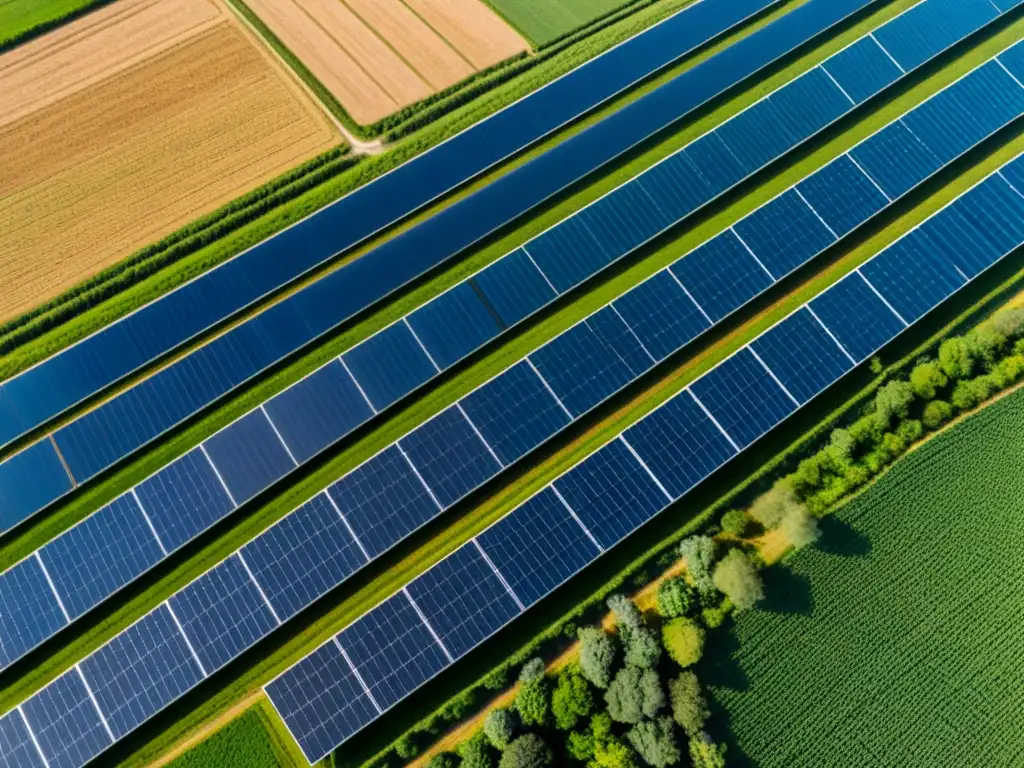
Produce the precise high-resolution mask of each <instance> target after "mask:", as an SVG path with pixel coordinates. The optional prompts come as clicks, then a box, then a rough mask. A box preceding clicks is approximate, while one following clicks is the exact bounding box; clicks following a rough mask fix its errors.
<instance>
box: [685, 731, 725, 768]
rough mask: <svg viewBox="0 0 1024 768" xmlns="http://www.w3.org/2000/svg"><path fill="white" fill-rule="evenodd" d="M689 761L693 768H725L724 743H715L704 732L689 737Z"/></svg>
mask: <svg viewBox="0 0 1024 768" xmlns="http://www.w3.org/2000/svg"><path fill="white" fill-rule="evenodd" d="M690 763H691V765H693V768H725V745H724V744H722V745H718V744H715V742H714V741H712V740H711V737H710V736H708V735H707V734H706V733H703V732H701V733H699V734H697V735H696V736H692V737H691V738H690Z"/></svg>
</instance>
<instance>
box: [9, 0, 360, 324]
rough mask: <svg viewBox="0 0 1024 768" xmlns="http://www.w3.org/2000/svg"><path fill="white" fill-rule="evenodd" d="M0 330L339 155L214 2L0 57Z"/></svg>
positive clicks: (158, 6)
mask: <svg viewBox="0 0 1024 768" xmlns="http://www.w3.org/2000/svg"><path fill="white" fill-rule="evenodd" d="M0 94H3V98H2V99H0V157H2V158H3V162H2V163H0V275H2V280H3V286H4V289H5V290H4V291H2V292H0V320H3V319H8V318H11V317H13V316H15V315H17V314H19V313H21V312H24V311H26V310H28V309H30V308H32V307H33V306H36V305H37V304H39V303H41V302H43V301H45V300H47V299H49V298H52V297H53V296H55V295H57V294H58V293H60V292H61V291H63V290H66V289H67V288H69V287H71V286H73V285H74V284H76V283H78V282H80V281H81V280H82V279H84V278H86V277H88V276H90V275H92V274H95V273H96V272H97V271H99V270H101V269H103V268H104V267H106V266H109V265H111V264H113V263H116V262H117V261H120V260H121V259H123V258H124V257H126V256H128V255H129V254H130V253H132V252H133V251H135V250H137V249H138V248H140V247H142V246H144V245H146V244H148V243H150V242H153V241H154V240H156V239H158V238H160V237H162V236H163V235H166V234H168V233H170V232H172V231H174V230H175V229H177V228H179V227H181V226H182V225H184V224H186V223H188V222H189V221H192V220H193V219H195V218H196V217H197V216H199V215H201V214H204V213H207V212H209V211H211V210H213V209H214V208H216V207H217V206H219V205H222V204H224V203H225V202H227V201H229V200H232V199H234V198H235V197H237V196H238V195H240V194H242V193H244V192H246V191H248V190H250V189H252V188H254V187H255V186H258V185H259V184H260V183H262V182H264V181H267V180H269V179H271V178H273V177H274V176H276V175H278V174H280V173H282V172H283V171H285V170H287V169H289V168H292V167H294V166H295V165H296V164H298V163H299V162H302V161H303V160H307V159H309V158H311V157H313V156H315V155H317V154H319V153H320V152H322V151H324V150H326V149H328V148H329V147H331V146H334V145H337V144H338V143H339V142H340V135H339V133H338V132H337V130H336V129H335V127H334V125H333V122H332V120H331V119H329V118H328V117H327V115H325V114H324V112H323V111H322V109H321V108H320V107H319V106H318V105H316V104H315V103H314V102H313V101H312V99H311V98H310V97H309V96H308V95H307V94H306V92H305V91H304V90H303V88H302V87H301V86H300V85H299V83H298V82H297V80H296V78H295V77H294V75H293V74H292V73H290V72H288V71H286V69H285V68H284V66H283V64H281V63H280V62H279V61H277V59H276V58H275V57H274V56H273V54H272V53H271V52H270V51H269V50H267V49H266V48H265V46H264V44H263V43H262V42H261V41H259V40H258V39H256V37H255V36H254V35H253V33H252V32H251V31H250V30H249V29H248V28H247V27H245V26H244V25H243V24H242V23H241V22H240V21H239V20H238V19H237V17H236V15H235V14H234V13H233V12H232V11H230V10H229V9H228V8H227V7H226V6H224V5H223V4H222V0H119V1H118V2H117V3H113V4H111V5H109V6H107V7H105V8H102V9H101V10H98V11H95V12H93V13H91V14H88V15H87V16H85V17H83V18H81V19H79V20H77V21H75V22H72V23H71V24H68V25H66V26H64V27H62V28H60V29H58V30H55V31H54V32H51V33H49V34H47V35H44V36H43V37H41V38H39V39H37V40H34V41H32V42H30V43H27V44H26V45H23V46H20V47H18V48H15V49H14V50H12V51H9V52H8V53H5V54H3V55H0Z"/></svg>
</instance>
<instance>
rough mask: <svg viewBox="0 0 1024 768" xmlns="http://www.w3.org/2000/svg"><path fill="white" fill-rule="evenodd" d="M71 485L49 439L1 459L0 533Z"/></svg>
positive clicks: (66, 472)
mask: <svg viewBox="0 0 1024 768" xmlns="http://www.w3.org/2000/svg"><path fill="white" fill-rule="evenodd" d="M72 487H73V484H72V482H71V477H70V476H69V475H68V471H67V469H65V468H64V463H63V462H62V461H61V459H60V455H59V454H58V453H57V449H56V448H55V447H54V445H53V442H52V441H51V440H50V439H49V438H44V439H43V440H40V441H39V442H38V443H34V444H32V445H30V446H29V447H28V448H26V449H25V450H23V451H21V452H20V453H16V454H14V455H13V456H9V457H8V458H6V459H4V460H3V461H0V532H6V531H9V530H11V529H12V528H14V527H15V526H16V525H18V523H20V522H21V521H22V520H25V519H26V518H27V517H29V516H30V515H32V513H34V512H36V511H38V510H40V509H43V508H44V507H47V506H49V505H50V504H51V503H53V502H54V501H56V500H57V499H59V498H60V497H61V496H63V495H64V494H65V493H67V492H68V491H70V490H71V489H72Z"/></svg>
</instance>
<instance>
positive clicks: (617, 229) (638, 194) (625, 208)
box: [577, 182, 675, 257]
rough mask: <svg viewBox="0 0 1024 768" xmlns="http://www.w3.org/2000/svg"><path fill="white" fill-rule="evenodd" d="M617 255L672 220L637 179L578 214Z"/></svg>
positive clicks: (634, 246) (641, 241)
mask: <svg viewBox="0 0 1024 768" xmlns="http://www.w3.org/2000/svg"><path fill="white" fill-rule="evenodd" d="M577 215H578V216H579V217H580V218H581V219H582V220H583V223H584V225H585V226H586V228H587V229H588V230H589V231H590V232H591V233H593V235H594V237H596V238H597V239H598V241H600V242H601V243H603V244H605V246H610V247H611V249H612V254H613V255H614V256H616V257H618V256H621V255H623V254H626V253H628V252H629V251H631V250H633V249H634V248H636V247H637V246H639V245H641V244H642V243H644V242H646V241H647V240H649V239H650V238H652V237H653V236H654V235H656V234H658V233H659V232H661V231H662V230H663V229H665V228H666V227H669V226H671V225H672V224H674V223H675V217H673V216H669V215H668V214H666V213H665V212H664V211H662V210H661V208H660V207H659V206H658V204H657V203H656V202H655V201H654V198H652V197H651V196H650V195H649V194H647V192H646V190H644V188H643V186H641V185H640V184H638V183H635V182H634V183H630V184H623V185H622V186H619V187H616V188H615V189H613V190H612V191H611V192H609V193H608V194H607V195H605V196H604V197H601V198H599V199H598V200H596V201H595V202H594V203H593V204H592V205H588V206H587V207H586V208H584V209H583V210H581V211H580V212H579V214H577Z"/></svg>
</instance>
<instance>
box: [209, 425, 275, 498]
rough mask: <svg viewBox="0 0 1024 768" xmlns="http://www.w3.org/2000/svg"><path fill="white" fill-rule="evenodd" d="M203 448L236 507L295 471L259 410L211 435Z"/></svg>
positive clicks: (271, 427) (272, 428)
mask: <svg viewBox="0 0 1024 768" xmlns="http://www.w3.org/2000/svg"><path fill="white" fill-rule="evenodd" d="M203 447H204V448H205V449H206V454H207V455H208V456H209V457H210V461H212V462H213V466H215V467H216V468H217V472H218V474H219V475H220V477H221V479H222V480H223V481H224V484H225V485H226V486H227V487H228V491H229V492H230V493H231V498H232V499H234V500H235V503H236V504H242V503H244V502H246V501H248V500H249V499H251V498H252V497H253V496H255V495H256V494H257V493H259V492H260V491H262V490H264V489H266V488H269V487H270V486H271V485H272V484H273V483H274V482H275V481H276V480H279V479H280V478H282V477H284V476H285V475H286V474H288V472H290V471H291V470H292V469H294V468H295V462H294V461H292V457H291V456H289V455H288V450H287V449H286V448H285V447H284V445H283V444H282V443H281V439H280V438H279V437H278V436H277V434H276V433H275V432H274V427H273V426H272V425H271V423H270V419H268V418H267V415H266V414H265V413H264V412H263V411H262V410H261V409H257V410H255V411H252V412H250V413H247V414H246V415H245V416H243V417H242V418H240V419H239V420H238V421H236V422H234V423H232V424H229V425H228V426H227V427H225V428H224V429H222V430H221V431H220V432H218V433H217V434H215V435H212V436H211V437H209V438H208V439H207V440H206V442H205V443H203Z"/></svg>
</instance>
